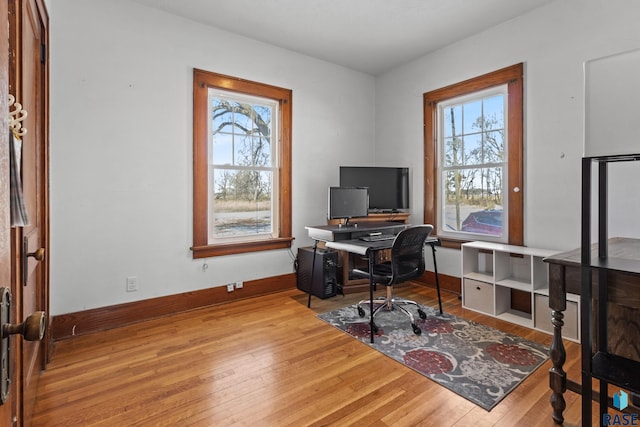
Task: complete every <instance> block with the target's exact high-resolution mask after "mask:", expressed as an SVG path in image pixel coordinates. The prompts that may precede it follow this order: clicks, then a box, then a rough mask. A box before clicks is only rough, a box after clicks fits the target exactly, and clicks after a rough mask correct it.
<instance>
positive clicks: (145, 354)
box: [33, 284, 597, 427]
mask: <svg viewBox="0 0 640 427" xmlns="http://www.w3.org/2000/svg"><path fill="white" fill-rule="evenodd" d="M397 294H399V295H400V296H404V297H409V298H412V299H415V300H418V301H420V302H422V303H424V304H426V305H431V306H435V305H436V300H435V291H434V290H433V289H430V288H425V287H423V286H418V285H413V284H411V285H407V286H404V287H402V288H399V289H398V290H397ZM363 297H364V298H366V295H363V294H352V295H347V296H337V297H334V298H330V299H326V300H320V299H318V298H315V297H314V298H312V308H311V309H308V308H307V307H306V302H307V297H306V295H305V294H303V293H301V292H299V291H297V290H292V291H287V292H282V293H278V294H273V295H267V296H263V297H258V298H252V299H247V300H243V301H236V302H232V303H227V304H224V305H218V306H211V307H208V308H204V309H199V310H194V311H191V312H187V313H181V314H178V315H174V316H170V317H165V318H161V319H157V320H152V321H147V322H143V323H138V324H135V325H131V326H127V327H123V328H119V329H114V330H111V331H107V332H103V333H96V334H92V335H87V336H80V337H75V338H73V339H69V340H64V341H59V342H57V343H55V346H54V351H53V356H52V359H51V363H50V364H49V365H48V367H47V370H46V371H45V372H43V374H42V376H41V379H40V383H39V387H38V393H37V398H36V399H37V402H36V407H35V414H34V417H33V425H34V426H47V427H53V426H93V425H96V426H244V425H250V426H307V425H313V426H325V425H326V426H329V425H332V426H347V425H357V426H429V425H433V426H440V427H443V426H456V427H463V426H473V427H477V426H553V425H555V424H554V423H553V421H552V419H551V406H550V404H549V396H550V391H549V380H548V370H549V368H550V367H551V362H550V361H547V362H546V363H545V364H544V365H543V366H542V367H541V368H539V369H538V370H537V371H536V372H534V373H533V374H532V375H531V376H529V377H528V378H527V379H526V380H525V381H524V382H523V383H522V384H521V385H520V386H518V387H517V388H516V389H515V390H514V391H513V392H512V393H511V394H509V395H508V396H507V397H506V398H505V399H504V400H503V401H502V402H501V403H500V404H498V405H497V406H496V407H495V408H494V409H493V410H492V411H490V412H487V411H485V410H484V409H481V408H480V407H478V406H476V405H474V404H473V403H471V402H469V401H467V400H466V399H464V398H462V397H460V396H458V395H456V394H454V393H453V392H451V391H449V390H447V389H445V388H444V387H441V386H439V385H438V384H436V383H435V382H433V381H431V380H429V379H428V378H425V377H424V376H422V375H420V374H418V373H416V372H414V371H413V370H411V369H409V368H406V367H405V366H403V365H401V364H400V363H398V362H395V361H394V360H392V359H390V358H388V357H386V356H384V355H382V354H380V353H379V352H377V351H376V350H373V349H371V348H369V347H368V346H367V345H366V344H363V343H361V342H359V341H357V340H355V339H353V338H350V337H349V336H347V335H346V334H344V333H343V332H341V331H339V330H337V329H335V328H333V327H332V326H329V325H327V324H326V323H324V322H323V321H321V320H319V319H318V318H317V317H316V314H317V313H321V312H325V311H329V310H332V309H335V308H338V307H341V306H345V305H347V304H352V303H354V302H355V301H357V300H359V299H361V298H363ZM443 297H444V298H443V299H444V310H445V311H447V312H449V313H452V314H455V315H457V316H460V317H464V318H468V319H471V320H475V321H478V322H482V323H485V324H488V325H490V326H493V327H496V328H499V329H503V330H506V331H508V332H511V333H514V334H517V335H520V336H523V337H526V338H528V339H531V340H534V341H538V342H542V343H544V344H547V345H548V344H550V342H551V337H550V336H549V335H546V334H543V333H540V332H536V331H533V330H530V329H526V328H522V327H518V326H515V325H512V324H509V323H505V322H502V321H498V320H496V319H492V318H489V317H486V316H482V315H480V314H477V313H475V312H472V311H469V310H464V309H462V308H461V304H460V301H459V299H458V298H457V295H455V294H452V293H447V292H445V293H444V295H443ZM566 344H567V363H566V369H565V370H566V371H567V372H568V373H569V376H570V378H572V379H576V380H577V379H578V378H579V368H580V357H579V347H578V345H576V344H574V343H570V342H567V343H566ZM565 398H566V400H567V409H566V411H565V419H566V421H565V426H576V425H580V398H579V396H578V395H577V394H575V393H572V392H567V393H566V394H565ZM594 410H595V408H594ZM594 425H597V423H594Z"/></svg>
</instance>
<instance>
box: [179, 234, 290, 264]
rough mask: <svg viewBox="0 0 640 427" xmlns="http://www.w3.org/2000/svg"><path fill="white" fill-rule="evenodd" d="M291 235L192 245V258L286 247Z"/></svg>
mask: <svg viewBox="0 0 640 427" xmlns="http://www.w3.org/2000/svg"><path fill="white" fill-rule="evenodd" d="M292 241H293V237H281V238H277V239H269V240H260V241H252V242H241V243H238V242H234V243H226V244H218V245H207V246H193V247H192V248H191V251H192V252H193V258H194V259H198V258H209V257H214V256H223V255H233V254H242V253H247V252H259V251H269V250H273V249H286V248H290V247H291V242H292Z"/></svg>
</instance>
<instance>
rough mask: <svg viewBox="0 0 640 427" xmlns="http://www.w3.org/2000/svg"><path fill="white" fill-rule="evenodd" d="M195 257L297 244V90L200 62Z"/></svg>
mask: <svg viewBox="0 0 640 427" xmlns="http://www.w3.org/2000/svg"><path fill="white" fill-rule="evenodd" d="M193 83H194V84H193V156H194V158H193V166H194V173H193V188H194V197H193V199H194V200H193V247H192V251H193V257H194V258H203V257H210V256H217V255H228V254H234V253H243V252H254V251H260V250H269V249H281V248H288V247H290V246H291V241H292V240H293V239H292V237H291V98H292V95H291V90H289V89H282V88H278V87H274V86H269V85H265V84H262V83H256V82H250V81H247V80H242V79H238V78H234V77H229V76H224V75H220V74H215V73H211V72H207V71H201V70H194V77H193Z"/></svg>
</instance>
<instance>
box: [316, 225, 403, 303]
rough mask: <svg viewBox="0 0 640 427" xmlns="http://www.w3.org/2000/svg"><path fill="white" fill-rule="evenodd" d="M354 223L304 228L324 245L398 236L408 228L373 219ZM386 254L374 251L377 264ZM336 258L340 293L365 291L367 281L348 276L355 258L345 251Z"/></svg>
mask: <svg viewBox="0 0 640 427" xmlns="http://www.w3.org/2000/svg"><path fill="white" fill-rule="evenodd" d="M354 221H357V222H355V223H353V224H349V225H347V226H345V225H339V224H329V225H317V226H311V227H306V229H307V231H308V233H309V237H311V238H312V239H313V240H315V242H316V244H317V243H318V242H322V243H323V244H324V243H325V242H337V241H344V240H355V239H358V238H360V237H362V236H367V235H369V234H370V233H373V232H380V233H383V234H398V233H399V232H400V231H401V230H403V229H405V228H406V227H408V226H409V225H408V224H406V223H405V222H398V221H381V220H375V218H371V217H366V218H357V219H356V220H354ZM386 252H387V251H384V250H380V251H376V253H377V255H376V256H378V257H379V259H378V262H383V261H384V259H383V258H384V255H385V253H386ZM338 256H339V258H340V265H342V275H341V276H340V277H341V281H340V284H341V285H342V293H344V294H348V293H354V292H363V291H366V290H367V287H368V286H369V283H368V281H367V280H363V279H353V278H352V277H351V276H350V272H351V270H352V269H353V268H354V267H356V265H355V264H356V259H354V258H355V257H354V256H353V254H352V253H350V252H347V251H338ZM362 268H366V266H362Z"/></svg>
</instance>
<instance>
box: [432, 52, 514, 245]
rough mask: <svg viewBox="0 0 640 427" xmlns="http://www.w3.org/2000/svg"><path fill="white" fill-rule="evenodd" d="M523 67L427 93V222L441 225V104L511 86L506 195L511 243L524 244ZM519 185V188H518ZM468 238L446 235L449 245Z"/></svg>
mask: <svg viewBox="0 0 640 427" xmlns="http://www.w3.org/2000/svg"><path fill="white" fill-rule="evenodd" d="M523 69H524V66H523V64H522V63H520V64H516V65H512V66H510V67H506V68H503V69H500V70H497V71H494V72H491V73H488V74H485V75H482V76H479V77H475V78H472V79H469V80H465V81H463V82H460V83H456V84H453V85H450V86H446V87H444V88H441V89H436V90H434V91H431V92H427V93H425V94H424V95H423V102H424V222H425V224H433V226H434V231H436V232H437V230H438V229H439V228H438V223H437V220H438V215H437V213H438V211H437V209H438V200H437V198H438V194H439V191H438V190H439V189H438V135H437V114H438V103H439V102H442V101H445V100H447V99H451V98H456V97H459V96H463V95H467V94H470V93H474V92H478V91H481V90H484V89H489V88H491V87H495V86H500V85H504V84H506V85H507V92H508V95H507V103H508V116H507V123H508V125H507V138H508V157H507V161H508V165H509V166H508V168H509V175H508V184H507V188H506V189H505V196H506V197H508V198H509V204H508V206H509V211H508V213H507V215H508V221H509V226H508V232H509V240H508V243H509V244H511V245H518V246H522V245H524V220H523V218H524V191H523V190H524V188H523V181H524V160H523V158H524V157H523V156H524V153H523V118H524V113H523V109H524V106H523ZM515 188H518V189H519V191H514V189H515ZM465 241H466V240H463V239H454V238H451V237H446V238H442V244H443V246H445V247H450V248H460V245H461V244H462V243H464V242H465Z"/></svg>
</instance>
